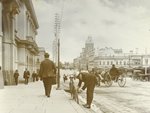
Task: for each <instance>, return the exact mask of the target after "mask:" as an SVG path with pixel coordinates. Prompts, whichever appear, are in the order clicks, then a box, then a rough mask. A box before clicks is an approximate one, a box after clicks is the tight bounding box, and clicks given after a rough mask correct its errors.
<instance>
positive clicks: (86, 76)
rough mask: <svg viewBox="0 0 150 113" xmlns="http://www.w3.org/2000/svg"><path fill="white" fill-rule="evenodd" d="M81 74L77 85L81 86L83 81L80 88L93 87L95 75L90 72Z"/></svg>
mask: <svg viewBox="0 0 150 113" xmlns="http://www.w3.org/2000/svg"><path fill="white" fill-rule="evenodd" d="M81 74H82V80H80V79H79V83H78V86H79V87H81V84H82V82H83V83H84V85H83V87H82V89H83V90H84V89H85V88H87V87H92V88H94V87H95V84H96V76H95V75H94V74H91V73H85V72H83V73H81Z"/></svg>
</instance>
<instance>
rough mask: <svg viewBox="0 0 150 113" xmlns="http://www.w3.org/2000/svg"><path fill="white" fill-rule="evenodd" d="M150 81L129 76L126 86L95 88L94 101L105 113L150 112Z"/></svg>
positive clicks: (115, 85) (115, 84) (116, 85)
mask: <svg viewBox="0 0 150 113" xmlns="http://www.w3.org/2000/svg"><path fill="white" fill-rule="evenodd" d="M149 97H150V82H141V81H133V80H132V79H130V78H127V83H126V86H125V87H119V86H118V84H117V83H114V84H113V85H112V86H111V87H106V86H104V85H103V86H100V87H96V88H95V95H94V103H95V104H96V105H97V106H98V107H99V108H100V109H101V111H103V112H104V113H150V107H149V106H150V98H149Z"/></svg>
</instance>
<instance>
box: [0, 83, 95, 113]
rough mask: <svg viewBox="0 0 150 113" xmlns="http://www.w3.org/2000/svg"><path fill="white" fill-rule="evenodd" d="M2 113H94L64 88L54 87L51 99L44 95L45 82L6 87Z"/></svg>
mask: <svg viewBox="0 0 150 113" xmlns="http://www.w3.org/2000/svg"><path fill="white" fill-rule="evenodd" d="M0 113H94V111H93V110H91V109H87V108H84V107H83V106H82V104H81V103H80V104H77V103H76V102H75V101H74V100H72V99H71V96H70V95H69V94H67V93H66V92H65V91H64V89H63V87H61V90H56V86H55V85H54V86H53V89H52V91H51V96H50V98H47V97H46V96H45V95H44V88H43V82H42V81H37V82H30V83H29V84H28V85H25V84H19V85H17V86H5V87H4V89H0Z"/></svg>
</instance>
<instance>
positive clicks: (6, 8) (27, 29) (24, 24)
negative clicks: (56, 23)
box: [2, 0, 39, 85]
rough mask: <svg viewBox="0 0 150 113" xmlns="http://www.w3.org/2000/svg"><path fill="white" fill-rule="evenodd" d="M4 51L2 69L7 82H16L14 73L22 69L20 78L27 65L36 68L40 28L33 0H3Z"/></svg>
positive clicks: (29, 67)
mask: <svg viewBox="0 0 150 113" xmlns="http://www.w3.org/2000/svg"><path fill="white" fill-rule="evenodd" d="M2 5H3V9H2V10H3V13H2V18H3V25H2V26H3V44H2V45H3V51H2V52H3V53H2V59H3V60H2V61H3V62H2V69H3V74H4V80H5V84H7V85H11V84H14V79H13V73H14V71H15V70H16V69H18V70H19V73H20V75H21V76H20V78H23V76H22V75H23V71H24V70H25V68H27V69H28V70H29V71H30V72H32V71H33V70H35V69H36V55H38V52H39V50H38V46H37V44H36V35H37V29H38V27H39V25H38V21H37V18H36V14H35V11H34V7H33V4H32V0H3V1H2Z"/></svg>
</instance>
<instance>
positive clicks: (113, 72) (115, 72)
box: [109, 64, 119, 81]
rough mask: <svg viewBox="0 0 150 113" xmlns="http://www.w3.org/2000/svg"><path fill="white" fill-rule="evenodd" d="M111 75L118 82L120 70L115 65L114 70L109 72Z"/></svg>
mask: <svg viewBox="0 0 150 113" xmlns="http://www.w3.org/2000/svg"><path fill="white" fill-rule="evenodd" d="M109 74H110V75H111V77H112V79H113V80H115V81H117V80H118V77H119V71H118V69H117V68H116V67H115V65H114V64H113V65H112V68H111V69H110V71H109Z"/></svg>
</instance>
